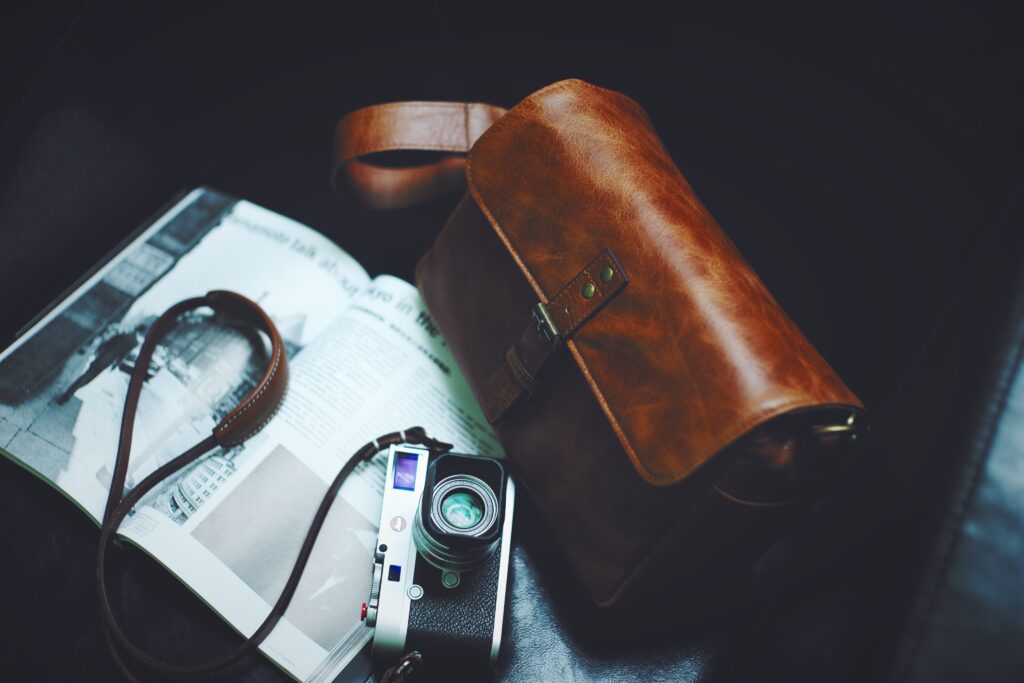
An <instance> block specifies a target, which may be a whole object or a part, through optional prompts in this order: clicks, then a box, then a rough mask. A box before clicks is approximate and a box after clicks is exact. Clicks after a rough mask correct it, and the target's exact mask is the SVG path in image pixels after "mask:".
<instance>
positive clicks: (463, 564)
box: [365, 445, 515, 674]
mask: <svg viewBox="0 0 1024 683" xmlns="http://www.w3.org/2000/svg"><path fill="white" fill-rule="evenodd" d="M514 503H515V486H514V484H513V482H512V480H511V478H509V476H508V474H507V473H506V471H505V467H504V465H503V464H502V463H501V461H500V460H496V459H494V458H486V457H481V456H475V455H463V454H459V453H444V454H441V455H435V456H431V455H430V453H429V451H427V450H426V449H422V448H418V447H415V446H406V445H402V446H392V447H391V450H390V452H389V453H388V467H387V475H386V479H385V489H384V499H383V503H382V506H381V522H380V531H379V533H378V537H377V548H376V551H375V553H374V564H373V583H372V584H371V589H370V599H369V601H368V602H367V603H366V611H365V617H366V623H367V625H368V626H373V627H375V628H376V631H375V632H374V639H373V657H374V659H375V660H377V661H378V662H382V663H394V661H396V660H397V659H398V658H399V657H401V656H402V655H403V654H406V653H408V652H411V651H414V650H415V651H418V652H420V654H421V657H422V660H423V663H424V665H426V666H427V667H428V668H430V669H431V670H434V671H445V670H458V671H459V672H461V673H463V674H464V673H467V672H469V671H480V672H483V671H486V670H487V669H489V668H490V667H491V666H493V664H494V662H495V661H496V659H497V656H498V651H499V649H500V646H501V633H502V622H503V620H504V613H505V603H506V595H507V584H508V567H509V552H510V536H511V530H512V511H513V507H514Z"/></svg>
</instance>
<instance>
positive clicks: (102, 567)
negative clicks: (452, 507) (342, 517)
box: [96, 291, 451, 681]
mask: <svg viewBox="0 0 1024 683" xmlns="http://www.w3.org/2000/svg"><path fill="white" fill-rule="evenodd" d="M204 307H205V308H211V309H213V310H214V311H216V312H218V313H222V314H224V315H227V316H229V317H231V318H232V319H234V320H236V321H239V322H242V323H244V324H246V325H250V326H252V327H254V328H256V329H257V330H259V331H261V332H263V333H264V334H266V335H267V337H268V338H269V339H270V342H271V350H270V358H269V361H268V363H267V367H266V369H265V370H264V372H263V375H262V377H261V379H260V381H259V383H258V384H257V385H256V386H255V387H254V388H253V389H252V390H251V391H250V392H249V393H248V394H247V395H246V396H245V398H244V399H243V400H242V401H241V402H240V403H239V405H238V406H237V407H236V408H235V409H234V410H232V411H231V412H230V413H228V414H227V415H226V416H225V417H224V418H223V419H222V420H221V421H220V422H219V423H218V424H217V426H216V427H214V429H213V432H212V433H211V434H210V436H208V437H206V438H205V439H203V440H202V441H200V442H199V443H197V444H196V445H195V446H193V447H191V448H189V449H188V450H186V451H185V452H184V453H182V454H181V455H179V456H177V457H176V458H174V459H172V460H170V461H169V462H167V463H166V464H164V465H162V466H161V467H159V468H157V469H156V470H155V471H154V472H153V473H151V474H150V475H148V476H147V477H145V478H144V479H143V480H142V481H141V482H139V483H138V484H137V485H136V486H134V487H133V488H132V489H131V490H130V491H129V492H128V494H127V495H124V487H125V481H126V479H127V473H128V462H129V457H130V454H131V445H132V432H133V429H134V422H135V414H136V412H137V410H138V406H139V398H140V397H141V395H142V386H143V384H144V382H145V381H146V377H147V375H148V373H149V366H150V362H151V360H152V358H153V352H154V351H155V349H156V346H157V344H159V343H160V341H161V340H162V339H163V338H164V337H165V336H166V335H167V333H168V332H169V331H170V330H171V328H172V327H173V326H174V324H175V322H176V321H177V319H178V318H179V317H180V316H181V315H182V314H183V313H185V312H187V311H191V310H194V309H197V308H204ZM287 385H288V359H287V357H286V354H285V351H284V344H283V342H282V340H281V336H280V334H279V333H278V331H277V329H276V328H275V326H274V324H273V322H272V321H271V320H270V318H269V317H268V316H267V314H266V313H265V312H264V311H263V310H262V309H261V308H260V307H259V306H258V305H257V304H256V303H254V302H252V301H250V300H249V299H246V298H245V297H243V296H241V295H239V294H235V293H233V292H227V291H214V292H210V293H209V294H207V295H206V296H203V297H196V298H193V299H187V300H185V301H182V302H180V303H178V304H175V305H174V306H172V307H171V308H169V309H168V310H167V311H166V312H165V313H164V314H163V315H161V316H160V317H159V318H158V319H157V320H156V322H155V323H153V326H152V328H151V329H150V331H149V333H148V334H147V335H146V338H145V340H144V341H143V343H142V347H141V348H140V350H139V355H138V359H137V361H136V363H135V368H134V369H133V371H132V375H131V380H130V382H129V385H128V393H127V397H126V399H125V408H124V414H123V416H122V419H121V432H120V439H119V442H118V447H117V457H116V460H115V465H114V473H113V477H112V481H111V485H110V494H109V497H108V498H107V504H106V508H105V512H104V515H103V522H102V525H101V527H100V542H99V550H98V553H97V556H96V584H97V589H98V593H99V599H100V613H101V615H102V618H103V621H104V629H103V630H104V633H105V635H106V638H107V644H108V646H109V648H110V652H111V654H112V656H113V658H114V661H115V663H116V664H117V666H118V668H119V669H120V671H121V673H122V674H123V675H124V676H125V677H126V678H127V679H128V680H131V681H140V680H146V681H151V680H154V679H156V680H160V679H168V678H179V679H180V678H192V677H198V676H204V675H207V674H212V673H216V672H218V671H222V670H224V669H225V668H227V667H230V666H232V665H233V664H236V663H238V662H240V661H241V660H242V659H243V658H245V657H246V656H248V655H249V654H251V653H252V652H254V651H255V650H256V648H257V647H258V646H259V644H260V643H262V642H263V641H264V640H265V639H266V637H267V636H268V635H269V634H270V632H271V631H273V629H274V627H275V626H276V625H277V622H278V621H280V619H281V617H282V616H283V615H284V613H285V610H286V609H287V608H288V604H289V603H290V602H291V599H292V596H293V595H294V594H295V590H296V588H297V587H298V584H299V579H300V578H301V576H302V572H303V570H304V569H305V566H306V563H307V561H308V560H309V556H310V554H311V553H312V550H313V545H314V543H315V542H316V538H317V536H318V535H319V533H320V529H321V528H322V527H323V523H324V520H325V519H326V518H327V513H328V512H329V511H330V509H331V505H332V504H333V502H334V499H335V498H336V497H337V494H338V491H339V490H340V489H341V485H342V483H343V482H344V481H345V479H346V478H347V477H348V475H349V474H351V472H352V471H353V470H354V469H355V467H356V466H357V465H358V464H359V463H360V462H363V461H367V460H370V459H371V458H373V456H374V455H376V454H377V453H378V452H379V451H380V450H382V449H385V448H388V447H389V446H391V445H393V444H398V443H413V444H419V445H424V446H426V447H427V448H429V449H430V450H431V451H432V452H444V451H445V450H449V449H450V448H451V446H450V445H449V444H445V443H442V442H439V441H436V440H434V439H431V438H430V437H428V436H427V435H426V433H425V432H424V430H423V429H422V428H421V427H414V428H412V429H408V430H406V431H404V432H393V433H390V434H386V435H384V436H382V437H379V438H378V439H375V440H374V441H371V442H369V443H367V444H366V445H365V446H363V447H362V448H360V449H359V450H358V451H356V453H354V454H353V455H352V457H351V458H349V460H348V461H347V462H346V463H345V465H344V467H342V468H341V470H340V471H339V472H338V475H337V476H336V477H335V480H334V481H333V482H332V483H331V486H330V487H328V489H327V492H326V493H325V495H324V497H323V500H322V501H321V503H320V506H319V508H318V509H317V512H316V515H315V516H314V518H313V522H312V523H311V525H310V528H309V530H308V532H307V534H306V538H305V540H304V541H303V544H302V547H301V549H300V550H299V554H298V555H297V556H296V560H295V564H294V566H293V568H292V571H291V574H290V575H289V577H288V581H287V582H286V583H285V587H284V590H282V591H281V595H280V596H279V597H278V599H277V602H275V603H274V605H273V607H272V608H271V609H270V612H269V614H268V615H267V617H266V619H264V621H263V623H262V624H261V625H260V626H259V627H258V628H257V629H256V630H255V631H254V632H253V633H252V635H250V636H249V637H248V638H245V639H244V640H243V641H242V643H241V644H239V645H238V646H237V647H236V648H235V649H233V650H232V651H230V652H229V653H228V654H226V655H225V656H223V657H220V658H219V659H216V660H212V661H206V662H200V663H196V664H188V665H179V664H171V663H169V662H165V661H162V660H160V659H157V658H154V657H152V656H151V655H149V654H148V653H146V652H144V651H143V650H141V649H140V648H139V647H138V646H136V645H135V644H134V643H133V642H132V641H131V640H130V639H129V638H128V637H127V635H126V634H125V632H124V630H123V629H122V628H121V625H120V624H119V622H118V618H117V613H116V611H115V609H114V605H113V604H112V602H111V599H110V594H109V585H108V581H109V578H110V576H109V575H110V570H109V565H108V563H107V554H108V551H109V550H110V548H111V546H112V545H113V542H114V538H115V535H116V533H117V529H118V527H119V526H120V525H121V522H123V521H124V519H125V517H127V516H128V515H129V514H130V513H131V510H132V508H133V507H134V506H135V505H136V504H137V503H138V502H139V501H140V500H141V499H142V498H143V497H144V496H145V495H146V494H147V493H148V492H149V491H151V490H152V489H153V488H154V487H155V486H156V485H157V484H159V483H160V482H162V481H163V480H164V479H166V478H167V477H168V476H170V475H172V474H174V473H175V472H178V471H179V470H181V469H182V468H184V467H186V466H188V465H189V464H191V463H193V462H195V461H196V460H197V459H198V458H200V457H201V456H202V455H204V454H206V453H208V452H209V451H211V450H213V449H214V448H216V447H231V446H236V445H238V444H240V443H242V442H243V441H245V440H246V439H248V438H249V437H250V436H252V435H254V434H256V433H257V432H259V431H260V430H261V429H262V428H263V427H264V426H265V425H266V424H267V422H269V420H270V419H271V418H272V417H273V415H274V413H275V412H276V411H277V409H278V407H279V406H280V404H281V401H282V400H283V399H284V395H285V392H286V390H287ZM142 671H144V675H143V674H142V673H140V672H142Z"/></svg>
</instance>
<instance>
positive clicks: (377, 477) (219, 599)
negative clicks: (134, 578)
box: [122, 276, 501, 681]
mask: <svg viewBox="0 0 1024 683" xmlns="http://www.w3.org/2000/svg"><path fill="white" fill-rule="evenodd" d="M416 425H420V426H423V427H424V428H426V430H427V432H428V433H429V434H431V435H433V436H435V437H437V438H439V439H442V440H445V441H449V442H452V443H454V444H455V446H456V448H457V449H458V450H460V451H462V452H472V453H480V454H485V455H492V456H500V455H501V450H500V446H499V445H498V443H497V441H496V439H495V436H494V434H493V432H492V431H491V429H490V427H489V426H488V425H487V422H486V420H485V419H484V418H483V415H482V414H481V413H480V410H479V408H478V406H477V405H476V402H475V400H474V398H473V396H472V394H471V392H470V390H469V388H468V386H467V385H466V383H465V381H464V380H463V379H462V377H461V375H460V374H459V373H458V371H457V370H456V369H455V366H454V363H453V360H452V358H451V355H450V353H449V351H448V349H447V347H446V345H445V344H444V341H443V340H442V339H441V337H440V335H439V334H438V332H437V330H436V328H435V327H434V326H433V323H432V322H431V320H430V317H429V316H428V315H427V313H426V310H425V308H424V306H423V303H422V301H421V299H420V297H419V294H418V293H417V292H416V289H415V288H414V287H413V286H412V285H410V284H408V283H406V282H403V281H402V280H398V279H396V278H393V277H389V276H381V277H378V278H376V279H375V280H374V281H373V283H372V284H371V285H370V286H369V287H367V288H366V289H364V290H363V291H361V292H360V293H359V294H358V295H357V297H356V298H355V300H354V302H353V303H352V305H351V306H349V307H348V309H347V310H346V311H344V312H343V313H342V314H341V315H339V316H338V318H337V319H336V320H335V321H334V322H333V323H332V325H331V326H330V327H329V329H327V330H326V331H325V332H324V333H323V334H321V335H320V336H319V338H318V339H317V340H316V341H314V342H313V343H312V344H311V345H309V346H308V347H306V348H304V349H303V350H302V351H301V353H299V354H298V355H297V356H296V357H295V359H294V360H293V362H292V365H291V379H290V382H289V391H288V396H287V398H286V400H285V402H284V404H283V405H282V408H281V411H280V413H279V414H278V416H277V417H276V418H275V419H274V420H273V422H272V423H271V424H270V425H268V427H267V429H265V430H264V431H263V432H261V433H260V434H259V435H258V436H256V437H255V438H254V439H253V440H252V442H251V443H250V444H249V446H248V447H247V449H248V452H247V454H246V458H245V460H244V461H243V462H241V463H240V464H239V465H238V470H237V473H236V474H235V475H234V476H232V477H231V478H230V479H228V480H226V481H222V482H219V483H218V484H217V486H215V487H212V490H210V489H211V487H210V486H209V484H208V482H211V481H215V480H217V476H218V475H217V472H218V471H219V470H220V469H221V468H222V467H224V465H221V464H220V463H218V462H217V456H214V457H212V458H209V459H208V460H207V461H204V462H202V463H199V464H197V465H196V466H195V467H194V468H193V470H192V471H190V472H186V473H185V474H184V475H183V476H182V477H180V478H179V479H177V480H175V481H170V482H168V483H167V485H166V487H165V489H164V490H163V491H155V492H153V493H152V494H151V495H150V496H149V497H147V499H146V500H144V501H143V506H142V509H141V510H140V511H139V512H137V513H136V514H135V515H134V516H133V517H132V518H130V519H129V520H128V521H126V523H125V524H124V525H123V526H122V533H123V535H125V536H126V537H127V538H129V539H131V540H132V541H134V542H136V543H138V544H139V545H142V546H143V547H145V548H146V549H147V550H148V551H149V552H151V553H152V554H153V555H154V556H155V557H157V559H158V560H160V561H161V562H163V563H164V564H165V565H167V566H168V567H169V568H170V569H171V570H172V571H173V572H175V573H176V574H177V575H178V576H180V577H182V579H183V580H184V581H185V582H186V583H187V584H188V585H189V586H191V587H192V589H193V590H195V591H196V592H197V593H198V594H199V595H201V596H202V597H203V598H204V599H206V600H207V601H208V602H209V603H210V605H211V606H212V607H213V608H214V609H215V610H217V611H218V612H220V613H221V614H222V615H224V616H225V618H227V619H228V620H229V621H230V622H231V623H232V624H234V625H235V626H236V627H237V628H239V630H241V631H242V632H246V633H248V632H251V631H252V630H254V629H255V628H256V627H257V626H258V625H259V623H260V622H261V621H262V619H263V618H264V617H265V615H266V613H267V611H268V609H269V606H270V604H272V603H273V602H274V600H276V598H277V596H278V595H279V593H280V591H281V589H282V588H283V586H284V583H285V581H286V579H287V576H288V574H289V572H290V571H291V567H292V565H293V563H294V560H295V556H296V555H297V553H298V550H299V547H300V545H301V543H302V541H303V539H304V536H305V532H306V529H307V528H308V527H309V524H310V522H311V521H312V518H313V514H314V512H315V510H316V508H317V506H318V505H319V502H320V499H321V497H322V496H323V493H324V491H325V490H326V489H327V486H328V485H329V483H330V482H331V481H332V480H333V479H334V477H335V475H336V474H337V472H338V470H339V469H340V468H341V466H342V465H343V464H344V462H345V461H346V460H347V459H348V457H349V456H351V454H352V453H353V452H355V450H357V449H358V448H359V447H360V446H362V445H363V444H365V443H366V442H367V441H370V440H371V439H373V438H375V437H377V436H379V435H380V434H383V433H386V432H391V431H397V430H400V429H404V428H407V427H412V426H416ZM386 460H387V457H386V453H384V454H381V455H380V456H378V457H377V458H375V459H374V460H372V461H371V462H369V463H366V464H364V465H361V466H360V467H359V468H357V469H356V471H355V472H354V473H353V475H352V476H351V477H350V479H349V480H348V481H347V482H346V483H345V485H344V486H343V487H342V489H341V493H340V495H339V496H338V498H337V499H336V500H335V502H334V504H333V507H332V509H331V512H330V514H329V515H328V517H327V520H326V522H325V524H324V527H323V530H322V531H321V533H320V536H319V538H318V540H317V543H316V546H315V547H314V550H313V553H312V555H311V557H310V560H309V563H308V565H307V567H306V570H305V573H304V574H303V577H302V580H301V581H300V583H299V586H298V589H297V592H296V594H295V597H294V598H293V600H292V603H291V605H290V606H289V608H288V610H287V611H286V613H285V618H284V620H283V621H282V622H281V624H280V625H279V626H278V627H277V629H275V631H274V632H273V633H272V634H271V636H270V637H269V638H268V640H267V641H266V642H265V643H264V644H263V646H262V649H263V651H264V652H265V653H266V654H267V655H269V656H270V657H271V658H272V659H274V660H275V661H277V662H278V663H279V664H280V665H281V666H282V667H283V668H284V669H285V670H287V671H288V672H290V673H291V674H292V675H293V676H295V677H296V678H298V679H300V680H308V681H333V680H335V678H336V676H337V675H338V674H339V672H341V671H343V670H344V669H345V667H346V666H347V665H348V664H349V662H350V661H352V659H353V657H355V656H356V654H357V653H358V652H359V651H360V649H361V648H362V647H363V646H364V645H365V644H366V643H367V642H368V641H369V640H370V637H371V635H372V630H371V629H369V628H367V627H366V626H365V625H364V624H363V622H362V621H361V619H360V607H361V605H362V603H363V602H365V601H366V600H367V597H368V595H369V590H370V580H371V571H370V570H371V567H372V562H373V560H372V558H373V547H374V544H375V540H376V534H377V525H378V522H379V515H380V505H381V497H382V495H383V486H384V468H385V465H386ZM200 492H201V493H200ZM175 497H182V498H186V497H187V498H191V499H195V500H201V501H203V502H202V503H201V506H200V507H199V508H198V509H197V510H196V511H195V512H194V513H192V514H190V515H188V516H187V517H184V518H182V517H181V516H180V515H179V516H175V512H174V509H173V506H172V507H171V509H168V506H167V504H166V502H165V501H172V500H174V499H175ZM183 532H184V533H183Z"/></svg>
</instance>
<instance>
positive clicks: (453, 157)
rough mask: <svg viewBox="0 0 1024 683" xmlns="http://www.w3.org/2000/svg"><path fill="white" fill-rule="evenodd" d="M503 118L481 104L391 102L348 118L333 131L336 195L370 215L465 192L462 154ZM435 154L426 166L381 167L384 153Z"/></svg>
mask: <svg viewBox="0 0 1024 683" xmlns="http://www.w3.org/2000/svg"><path fill="white" fill-rule="evenodd" d="M504 114H505V110H504V109H503V108H501V107H496V106H494V105H492V104H482V103H479V102H391V103H388V104H377V105H372V106H369V107H363V108H362V109H357V110H356V111H354V112H352V113H350V114H348V115H346V116H345V117H344V118H342V119H341V120H340V121H338V126H337V129H336V131H335V153H334V163H335V167H334V188H335V190H336V191H337V192H338V193H340V194H342V195H344V196H346V197H348V198H349V199H351V200H353V201H357V202H359V203H361V204H363V205H364V206H368V207H370V208H374V209H399V208H403V207H406V206H412V205H414V204H418V203H420V202H424V201H427V200H428V199H431V198H433V197H436V196H438V195H440V194H443V193H444V192H448V191H450V190H457V189H461V188H464V187H465V186H466V178H465V166H466V154H467V153H468V152H469V150H470V148H471V147H472V146H473V143H474V142H476V140H477V138H479V137H480V136H481V135H483V133H484V131H486V130H487V129H488V128H490V127H491V124H493V123H494V122H495V121H497V120H498V119H500V118H501V117H502V116H503V115H504ZM402 151H404V152H436V153H440V154H442V156H441V158H440V159H437V160H436V161H433V162H431V163H427V164H420V165H409V166H394V165H385V164H381V163H379V162H380V161H381V156H382V153H385V152H402Z"/></svg>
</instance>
